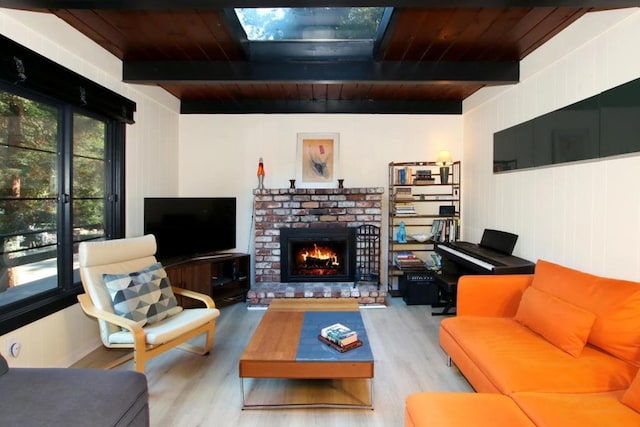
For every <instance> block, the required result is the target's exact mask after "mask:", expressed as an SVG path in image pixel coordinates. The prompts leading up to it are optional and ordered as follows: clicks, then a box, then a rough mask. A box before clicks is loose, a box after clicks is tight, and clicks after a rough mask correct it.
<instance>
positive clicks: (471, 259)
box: [438, 245, 495, 271]
mask: <svg viewBox="0 0 640 427" xmlns="http://www.w3.org/2000/svg"><path fill="white" fill-rule="evenodd" d="M438 249H441V250H443V251H446V252H449V253H451V254H454V255H455V256H458V257H460V258H462V259H464V260H466V261H469V262H471V263H473V264H475V265H477V266H478V267H482V268H484V269H485V270H487V271H493V268H494V267H495V266H494V265H493V264H489V263H488V262H485V261H482V260H481V259H478V258H474V257H472V256H469V255H467V254H465V253H463V252H460V251H456V250H455V249H452V248H450V247H448V246H444V245H438Z"/></svg>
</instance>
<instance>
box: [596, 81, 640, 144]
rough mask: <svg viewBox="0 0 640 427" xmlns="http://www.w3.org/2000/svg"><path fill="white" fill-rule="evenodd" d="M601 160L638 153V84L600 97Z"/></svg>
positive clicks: (639, 120) (638, 82) (639, 90)
mask: <svg viewBox="0 0 640 427" xmlns="http://www.w3.org/2000/svg"><path fill="white" fill-rule="evenodd" d="M600 130H601V131H600V132H601V133H600V156H602V157H606V156H615V155H617V154H625V153H635V152H639V151H640V80H634V81H632V82H630V83H627V84H624V85H622V86H618V87H616V88H614V89H611V90H608V91H606V92H603V93H602V94H601V95H600Z"/></svg>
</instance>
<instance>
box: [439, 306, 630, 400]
mask: <svg viewBox="0 0 640 427" xmlns="http://www.w3.org/2000/svg"><path fill="white" fill-rule="evenodd" d="M558 321H561V320H560V319H558ZM440 327H441V335H442V337H447V339H441V343H443V344H444V346H443V348H444V350H445V352H447V353H448V354H458V355H460V354H463V355H464V356H466V357H456V358H455V359H454V360H455V362H456V365H457V366H458V368H459V369H460V371H461V372H462V373H463V374H464V375H465V376H467V374H468V373H473V372H478V371H479V372H481V373H482V374H483V375H484V376H485V377H486V379H487V381H489V382H490V383H491V384H492V385H493V386H494V387H495V389H496V390H497V391H499V392H500V393H502V394H509V393H513V392H516V391H544V392H561V393H590V392H603V391H612V390H621V389H626V388H627V387H628V386H629V384H630V383H631V381H632V380H633V378H634V376H635V374H636V372H637V368H636V367H635V366H633V365H631V364H629V363H627V362H625V361H623V360H621V359H618V358H616V357H613V356H612V355H610V354H607V353H605V352H603V351H601V350H599V349H597V348H595V347H593V346H590V345H586V346H585V348H584V350H583V351H582V354H581V355H580V357H572V356H570V355H569V354H567V353H565V352H564V351H562V350H560V349H559V348H558V347H556V346H554V345H553V344H551V343H549V342H548V341H546V340H544V339H542V338H541V337H540V336H539V335H537V334H535V333H533V332H532V331H531V330H530V329H528V328H527V327H525V326H523V325H522V324H520V323H518V322H516V321H515V320H513V319H509V318H492V317H481V316H459V317H449V318H446V319H443V320H442V321H441V323H440ZM521 356H522V357H521ZM467 378H468V377H467ZM472 385H474V387H475V384H473V383H472ZM486 389H489V387H486Z"/></svg>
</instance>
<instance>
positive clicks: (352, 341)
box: [318, 323, 362, 352]
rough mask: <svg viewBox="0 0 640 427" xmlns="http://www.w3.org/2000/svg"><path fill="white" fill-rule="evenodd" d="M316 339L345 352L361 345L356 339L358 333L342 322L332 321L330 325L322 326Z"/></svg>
mask: <svg viewBox="0 0 640 427" xmlns="http://www.w3.org/2000/svg"><path fill="white" fill-rule="evenodd" d="M318 339H319V340H320V341H322V342H324V343H326V344H328V345H330V346H331V347H333V348H335V349H336V350H338V351H340V352H345V351H348V350H351V349H354V348H357V347H360V346H361V345H362V341H360V340H359V339H358V333H357V332H356V331H354V330H353V329H350V328H348V327H346V326H345V325H343V324H342V323H334V324H333V325H331V326H327V327H326V328H322V329H321V330H320V335H318Z"/></svg>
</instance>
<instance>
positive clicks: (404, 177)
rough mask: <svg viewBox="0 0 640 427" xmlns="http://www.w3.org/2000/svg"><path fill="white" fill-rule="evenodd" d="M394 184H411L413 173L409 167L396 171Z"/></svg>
mask: <svg viewBox="0 0 640 427" xmlns="http://www.w3.org/2000/svg"><path fill="white" fill-rule="evenodd" d="M395 174H396V176H395V183H396V184H397V185H411V184H412V183H413V172H412V170H411V168H410V167H409V166H405V167H404V168H399V169H396V171H395Z"/></svg>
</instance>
